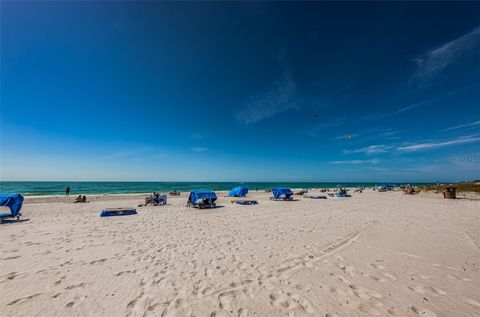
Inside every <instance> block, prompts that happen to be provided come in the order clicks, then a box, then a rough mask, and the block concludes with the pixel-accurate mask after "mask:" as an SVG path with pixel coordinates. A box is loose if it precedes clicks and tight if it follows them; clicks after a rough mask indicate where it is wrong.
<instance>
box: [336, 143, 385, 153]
mask: <svg viewBox="0 0 480 317" xmlns="http://www.w3.org/2000/svg"><path fill="white" fill-rule="evenodd" d="M392 148H393V146H391V145H384V144H380V145H369V146H365V147H362V148H359V149H353V150H344V151H343V153H344V154H354V153H365V154H368V155H372V154H381V153H387V152H389V151H390V150H391V149H392Z"/></svg>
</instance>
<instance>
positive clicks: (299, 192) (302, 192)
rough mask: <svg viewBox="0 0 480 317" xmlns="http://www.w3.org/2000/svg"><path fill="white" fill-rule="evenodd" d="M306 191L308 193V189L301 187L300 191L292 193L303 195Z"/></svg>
mask: <svg viewBox="0 0 480 317" xmlns="http://www.w3.org/2000/svg"><path fill="white" fill-rule="evenodd" d="M306 193H308V190H306V189H302V190H300V191H298V192H295V193H294V195H295V196H303V195H305V194H306Z"/></svg>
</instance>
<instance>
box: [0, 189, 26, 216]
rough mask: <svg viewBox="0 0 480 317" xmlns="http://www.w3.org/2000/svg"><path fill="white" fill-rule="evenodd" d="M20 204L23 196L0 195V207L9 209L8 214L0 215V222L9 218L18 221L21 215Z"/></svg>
mask: <svg viewBox="0 0 480 317" xmlns="http://www.w3.org/2000/svg"><path fill="white" fill-rule="evenodd" d="M22 204H23V196H22V195H20V194H0V206H6V207H8V208H10V212H8V213H2V214H0V221H3V220H5V219H9V218H17V220H19V219H20V216H21V215H22V214H21V213H20V210H21V209H22Z"/></svg>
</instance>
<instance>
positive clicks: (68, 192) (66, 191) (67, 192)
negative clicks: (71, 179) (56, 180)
mask: <svg viewBox="0 0 480 317" xmlns="http://www.w3.org/2000/svg"><path fill="white" fill-rule="evenodd" d="M65 196H70V186H67V188H65Z"/></svg>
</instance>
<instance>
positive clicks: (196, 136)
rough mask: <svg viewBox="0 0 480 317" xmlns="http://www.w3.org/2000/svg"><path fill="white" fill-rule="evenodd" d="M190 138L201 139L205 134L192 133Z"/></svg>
mask: <svg viewBox="0 0 480 317" xmlns="http://www.w3.org/2000/svg"><path fill="white" fill-rule="evenodd" d="M190 139H192V140H201V139H203V134H200V133H192V134H190Z"/></svg>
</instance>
